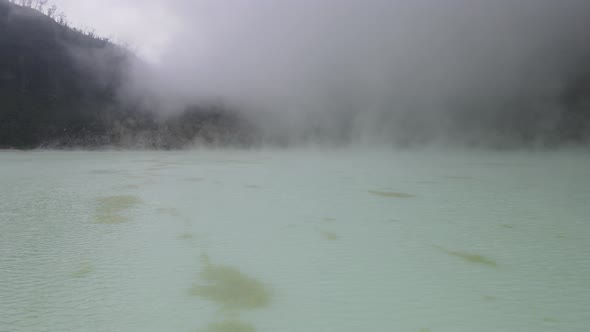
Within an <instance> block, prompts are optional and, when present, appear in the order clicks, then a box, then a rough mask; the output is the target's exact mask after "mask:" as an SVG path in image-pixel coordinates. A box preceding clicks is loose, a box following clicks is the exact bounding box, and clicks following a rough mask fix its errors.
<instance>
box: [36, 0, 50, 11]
mask: <svg viewBox="0 0 590 332" xmlns="http://www.w3.org/2000/svg"><path fill="white" fill-rule="evenodd" d="M36 1H37V4H36V6H35V9H37V10H38V11H40V12H43V8H44V7H45V5H47V2H48V1H49V0H36Z"/></svg>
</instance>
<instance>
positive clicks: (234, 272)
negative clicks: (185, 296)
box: [190, 256, 271, 311]
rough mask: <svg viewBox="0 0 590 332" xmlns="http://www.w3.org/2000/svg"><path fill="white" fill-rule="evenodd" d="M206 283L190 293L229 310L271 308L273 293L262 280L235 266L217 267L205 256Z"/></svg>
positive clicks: (194, 288) (204, 279)
mask: <svg viewBox="0 0 590 332" xmlns="http://www.w3.org/2000/svg"><path fill="white" fill-rule="evenodd" d="M203 264H204V267H203V270H202V271H201V279H202V281H203V283H200V284H196V285H194V286H193V287H192V288H191V289H190V294H191V295H193V296H198V297H201V298H203V299H206V300H209V301H212V302H215V303H217V304H219V305H220V306H221V307H222V309H224V310H226V311H234V310H250V309H259V308H263V307H266V306H268V304H269V303H270V297H271V292H270V290H268V289H267V288H266V286H265V285H264V284H263V283H262V282H261V281H259V280H257V279H254V278H252V277H250V276H247V275H245V274H244V273H242V272H240V271H239V270H238V269H236V268H234V267H231V266H224V265H216V264H213V263H211V262H210V260H209V258H208V257H207V256H203Z"/></svg>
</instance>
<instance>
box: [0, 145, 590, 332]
mask: <svg viewBox="0 0 590 332" xmlns="http://www.w3.org/2000/svg"><path fill="white" fill-rule="evenodd" d="M0 197H1V198H2V199H1V200H0V331H138V332H139V331H141V332H145V331H187V332H188V331H193V332H194V331H234V332H235V331H244V332H246V331H247V332H254V331H260V332H265V331H268V332H276V331H285V332H288V331H302V332H314V331H317V332H325V331H340V332H344V331H350V332H353V331H354V332H357V331H408V332H420V331H429V332H439V331H441V332H444V331H447V332H457V331H478V332H487V331H490V332H492V331H525V332H526V331H535V332H539V331H587V330H588V326H590V316H589V315H588V308H590V247H589V246H588V245H587V243H588V238H589V237H590V220H588V218H589V216H590V204H589V203H590V156H589V155H588V154H587V153H584V152H580V151H578V152H566V151H563V152H484V151H434V150H433V151H429V150H424V151H393V150H389V151H384V150H381V151H354V150H340V151H336V150H333V151H313V150H283V151H278V150H277V151H271V150H267V151H265V150H263V151H186V152H161V151H159V152H74V151H72V152H55V151H37V152H9V151H4V152H0Z"/></svg>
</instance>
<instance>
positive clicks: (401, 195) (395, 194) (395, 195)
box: [369, 190, 416, 198]
mask: <svg viewBox="0 0 590 332" xmlns="http://www.w3.org/2000/svg"><path fill="white" fill-rule="evenodd" d="M369 194H372V195H375V196H381V197H390V198H411V197H416V195H412V194H408V193H401V192H394V191H378V190H369Z"/></svg>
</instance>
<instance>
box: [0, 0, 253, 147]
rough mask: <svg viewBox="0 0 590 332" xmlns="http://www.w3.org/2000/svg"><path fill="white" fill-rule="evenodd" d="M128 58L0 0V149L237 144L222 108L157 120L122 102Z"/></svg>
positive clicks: (233, 126) (34, 12) (121, 50)
mask: <svg viewBox="0 0 590 332" xmlns="http://www.w3.org/2000/svg"><path fill="white" fill-rule="evenodd" d="M131 61H137V59H136V58H135V56H134V55H133V54H132V53H130V52H128V51H126V50H125V49H124V48H121V47H119V46H118V45H116V44H113V43H111V42H109V41H108V40H106V39H102V38H98V37H96V36H95V35H94V34H92V33H83V32H82V31H80V30H76V29H73V28H70V27H68V26H67V24H65V23H62V24H60V23H58V22H56V20H55V19H52V18H50V17H49V16H47V15H45V14H43V13H41V12H39V11H37V10H35V9H32V8H28V7H24V6H19V5H16V4H13V3H10V2H8V1H6V0H0V148H20V149H23V148H24V149H29V148H36V147H58V148H59V147H76V146H77V147H101V146H123V147H146V148H178V147H182V146H185V145H188V144H191V143H193V142H195V141H197V142H200V143H205V144H207V143H219V144H222V143H230V141H232V142H234V141H235V140H234V138H235V137H236V134H237V133H238V130H237V119H236V117H235V116H234V115H233V114H230V113H229V112H227V111H225V110H222V109H221V108H219V107H212V106H208V107H190V108H187V109H186V110H181V111H182V112H181V111H178V112H176V113H175V115H174V116H171V117H167V118H166V119H160V117H158V116H157V115H156V113H155V111H157V110H150V109H146V108H145V107H140V106H138V105H140V104H142V103H140V101H129V100H125V101H122V100H120V98H119V97H118V93H119V91H120V90H121V89H122V85H123V84H124V81H125V73H126V71H127V69H128V67H129V65H130V64H131ZM241 139H242V138H241Z"/></svg>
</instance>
